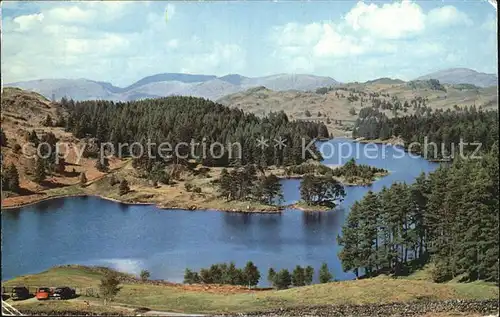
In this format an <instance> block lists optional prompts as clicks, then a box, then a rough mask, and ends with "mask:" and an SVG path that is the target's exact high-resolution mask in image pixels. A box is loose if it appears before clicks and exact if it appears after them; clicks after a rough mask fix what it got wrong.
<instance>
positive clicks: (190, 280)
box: [184, 261, 260, 287]
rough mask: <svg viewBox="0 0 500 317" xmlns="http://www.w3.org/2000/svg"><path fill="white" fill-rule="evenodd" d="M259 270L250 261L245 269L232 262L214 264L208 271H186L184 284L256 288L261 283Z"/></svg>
mask: <svg viewBox="0 0 500 317" xmlns="http://www.w3.org/2000/svg"><path fill="white" fill-rule="evenodd" d="M259 279H260V272H259V269H258V268H257V267H256V266H255V265H254V264H253V263H252V261H248V262H247V264H246V265H245V267H244V268H242V269H241V268H237V267H236V265H235V264H234V263H233V262H231V263H229V264H227V263H218V264H213V265H211V266H210V268H208V269H201V270H200V271H199V272H195V271H192V270H190V269H186V271H185V273H184V283H186V284H197V283H204V284H229V285H244V286H248V287H252V286H256V285H257V284H258V283H259Z"/></svg>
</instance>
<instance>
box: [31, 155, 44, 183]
mask: <svg viewBox="0 0 500 317" xmlns="http://www.w3.org/2000/svg"><path fill="white" fill-rule="evenodd" d="M46 177H47V175H46V174H45V162H44V160H43V159H40V158H38V159H36V160H35V172H34V174H33V181H34V182H35V183H38V184H40V183H41V182H43V181H44V180H45V178H46Z"/></svg>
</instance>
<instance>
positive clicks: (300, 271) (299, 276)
mask: <svg viewBox="0 0 500 317" xmlns="http://www.w3.org/2000/svg"><path fill="white" fill-rule="evenodd" d="M292 284H293V286H304V285H306V283H305V272H304V268H302V267H301V266H300V265H297V266H296V267H295V269H294V270H293V272H292Z"/></svg>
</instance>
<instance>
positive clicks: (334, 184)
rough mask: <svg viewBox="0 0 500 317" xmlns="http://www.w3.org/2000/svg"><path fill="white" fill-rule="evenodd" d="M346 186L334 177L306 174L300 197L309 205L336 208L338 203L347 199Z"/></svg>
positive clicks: (301, 185) (302, 182) (301, 184)
mask: <svg viewBox="0 0 500 317" xmlns="http://www.w3.org/2000/svg"><path fill="white" fill-rule="evenodd" d="M345 195H346V194H345V190H344V186H342V184H341V183H340V182H339V181H337V180H336V179H335V178H333V177H332V175H331V173H330V174H327V175H325V176H317V175H314V174H306V175H304V177H303V178H302V181H301V183H300V197H301V198H302V200H303V201H304V202H305V203H306V204H308V205H322V206H327V207H331V208H334V207H335V206H336V201H342V200H343V199H344V197H345Z"/></svg>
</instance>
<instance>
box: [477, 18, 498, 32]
mask: <svg viewBox="0 0 500 317" xmlns="http://www.w3.org/2000/svg"><path fill="white" fill-rule="evenodd" d="M497 26H498V24H497V17H496V16H494V15H490V16H489V17H488V19H486V20H485V21H484V22H483V24H481V29H483V30H486V31H490V32H497V31H498V29H497Z"/></svg>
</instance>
